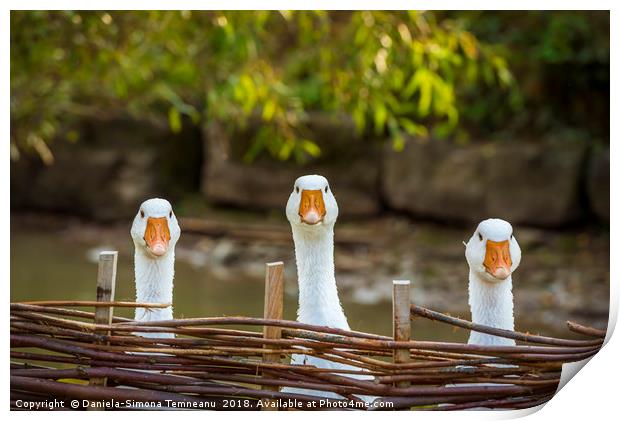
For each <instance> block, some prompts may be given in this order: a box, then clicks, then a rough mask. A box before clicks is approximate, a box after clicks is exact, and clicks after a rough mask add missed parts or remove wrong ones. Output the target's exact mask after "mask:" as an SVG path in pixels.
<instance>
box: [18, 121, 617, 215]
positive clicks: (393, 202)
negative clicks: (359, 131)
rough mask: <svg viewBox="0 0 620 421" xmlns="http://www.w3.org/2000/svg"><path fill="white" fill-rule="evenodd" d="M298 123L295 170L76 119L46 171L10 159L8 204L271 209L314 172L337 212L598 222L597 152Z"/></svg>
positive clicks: (162, 130) (602, 187) (225, 146)
mask: <svg viewBox="0 0 620 421" xmlns="http://www.w3.org/2000/svg"><path fill="white" fill-rule="evenodd" d="M310 128H311V131H312V132H313V135H314V136H313V138H314V139H318V143H319V145H320V146H321V148H322V154H321V156H320V157H318V158H316V159H313V160H310V161H309V162H307V163H306V164H304V165H302V166H299V165H296V164H295V163H292V162H281V161H278V160H276V159H271V158H269V157H265V156H261V157H260V158H259V159H257V160H256V161H255V162H253V163H251V164H249V163H247V162H245V161H244V160H243V159H242V155H243V151H244V150H246V149H245V148H246V147H247V145H248V144H249V142H250V136H249V135H248V134H247V133H246V134H238V135H235V141H234V142H231V141H230V139H229V136H228V135H227V134H226V133H225V132H224V131H223V130H222V129H221V128H219V127H218V126H217V125H210V126H209V127H208V128H207V129H206V130H205V131H204V132H203V133H202V135H201V133H200V131H199V130H197V129H196V128H193V127H191V126H190V125H188V124H186V125H184V131H183V132H182V133H179V134H172V133H170V132H169V131H168V129H167V128H166V127H155V126H153V125H152V124H148V123H144V122H135V121H130V120H118V121H107V122H92V121H91V122H87V123H85V124H84V125H83V127H82V128H81V130H80V131H81V133H82V140H80V141H79V142H77V143H75V144H70V143H67V142H56V144H54V146H53V150H54V153H55V156H56V163H55V164H54V165H53V166H50V167H46V166H44V165H42V164H41V163H40V161H39V160H38V158H36V157H35V158H24V159H21V160H20V161H18V162H16V163H11V200H12V202H11V206H12V207H13V208H22V209H23V208H28V209H39V210H48V211H49V210H51V211H62V212H70V213H74V214H82V215H84V216H88V217H93V218H96V219H104V220H105V219H119V218H126V217H128V216H131V215H133V213H134V212H135V209H136V207H137V205H138V204H139V203H140V202H141V201H142V200H144V199H145V198H147V197H152V196H163V197H167V198H170V199H172V200H178V199H181V198H182V197H184V195H185V194H187V193H192V192H197V191H201V192H202V193H203V194H204V196H205V198H206V200H207V201H208V202H210V203H212V204H216V205H224V206H230V205H232V206H236V207H243V208H247V209H274V210H283V209H284V206H285V204H286V200H287V198H288V195H289V194H290V191H291V189H292V186H293V181H294V180H295V179H296V178H297V177H298V176H300V175H304V174H309V173H317V174H322V175H325V176H326V177H327V178H328V179H329V180H330V183H331V186H332V189H333V191H334V193H335V195H336V197H337V198H338V204H339V207H340V213H341V215H342V216H343V217H347V216H354V217H357V216H373V215H378V214H380V213H381V212H384V211H399V212H404V213H407V214H410V215H412V216H413V217H418V218H427V219H432V220H438V221H447V222H458V223H468V224H469V223H475V222H477V221H479V220H481V219H483V218H487V217H500V218H505V219H507V220H510V221H512V222H514V223H517V224H525V225H533V226H543V227H559V226H565V225H569V224H572V223H575V222H583V221H591V220H597V221H600V222H603V223H608V222H609V165H610V162H609V149H608V148H602V147H588V145H587V143H586V142H576V141H551V140H540V141H521V140H519V141H512V142H471V143H469V144H467V145H463V146H459V145H455V144H454V143H453V142H450V141H447V140H444V141H442V140H436V139H432V140H422V139H408V141H407V143H406V146H405V149H404V150H403V151H401V152H396V151H394V150H393V149H392V148H391V146H390V145H388V144H387V143H389V142H385V143H382V142H379V141H376V140H375V141H373V140H369V139H359V138H358V137H357V136H356V135H355V130H354V126H353V124H352V123H351V122H346V121H345V122H344V123H343V122H342V121H341V120H338V119H335V118H333V117H329V116H326V115H314V116H312V123H311V126H310ZM201 142H202V143H201Z"/></svg>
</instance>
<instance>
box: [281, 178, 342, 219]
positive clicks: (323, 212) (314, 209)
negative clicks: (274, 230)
mask: <svg viewBox="0 0 620 421" xmlns="http://www.w3.org/2000/svg"><path fill="white" fill-rule="evenodd" d="M286 217H287V218H288V220H289V222H290V223H291V226H292V227H293V228H296V227H297V228H302V229H305V230H316V229H318V228H319V227H329V226H333V225H334V224H335V223H336V219H337V218H338V204H337V203H336V198H335V197H334V194H333V193H332V191H331V188H330V187H329V182H328V181H327V179H326V178H325V177H323V176H321V175H304V176H302V177H299V178H298V179H297V180H295V184H294V185H293V191H292V192H291V195H290V196H289V198H288V202H287V204H286Z"/></svg>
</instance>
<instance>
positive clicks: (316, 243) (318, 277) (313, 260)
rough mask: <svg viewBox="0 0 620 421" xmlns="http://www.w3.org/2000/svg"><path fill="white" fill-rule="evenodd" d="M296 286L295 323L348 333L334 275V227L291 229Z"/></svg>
mask: <svg viewBox="0 0 620 421" xmlns="http://www.w3.org/2000/svg"><path fill="white" fill-rule="evenodd" d="M293 240H294V241H295V259H296V261H297V277H298V283H299V309H298V310H297V320H299V321H300V322H303V323H310V324H315V325H320V326H329V327H335V328H340V329H347V330H349V324H348V323H347V318H346V316H345V315H344V311H343V310H342V306H341V305H340V299H339V298H338V288H337V287H336V277H335V276H334V227H333V225H329V226H328V225H320V226H317V227H312V228H306V227H299V226H293Z"/></svg>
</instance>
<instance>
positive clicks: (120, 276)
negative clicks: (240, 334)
mask: <svg viewBox="0 0 620 421" xmlns="http://www.w3.org/2000/svg"><path fill="white" fill-rule="evenodd" d="M126 231H127V232H126ZM434 238H438V236H434ZM182 240H183V242H184V243H183V244H184V247H185V248H180V249H178V252H177V256H185V258H177V262H176V266H175V268H176V276H175V287H174V314H175V317H210V316H237V315H238V316H251V317H262V315H263V300H264V283H263V278H262V265H263V264H264V263H265V262H266V261H272V260H279V259H270V257H271V256H270V255H269V253H270V252H269V251H267V252H265V253H266V254H267V256H266V257H264V258H263V260H260V259H258V258H257V259H256V260H258V261H255V262H249V263H251V267H252V268H254V269H253V271H249V272H248V271H242V270H239V268H238V266H240V264H239V263H238V262H235V260H234V259H232V261H230V262H226V261H224V263H222V262H220V264H218V265H217V266H216V265H210V264H204V262H202V264H197V263H196V261H195V260H196V259H195V258H194V257H196V256H194V255H193V254H192V253H193V252H194V251H195V250H197V249H200V246H201V244H202V243H201V242H204V241H209V246H208V247H209V248H210V249H217V247H218V246H220V249H221V248H223V247H221V246H222V244H223V242H224V241H225V239H224V240H222V239H220V240H206V239H204V238H202V237H194V238H192V237H191V236H187V235H184V237H182ZM418 244H420V241H418ZM202 246H203V248H204V244H202ZM256 247H257V248H258V249H260V250H263V251H264V250H268V248H267V246H265V245H260V244H259V245H258V246H256ZM434 247H435V246H434ZM106 248H107V249H112V250H118V251H119V261H118V271H117V283H116V300H119V301H134V300H135V289H134V278H133V244H132V243H131V239H130V237H129V233H128V229H125V227H114V228H111V229H109V228H101V227H93V226H81V225H76V226H72V228H67V227H61V228H58V227H56V228H54V227H51V228H50V227H48V226H47V225H46V224H45V223H43V224H38V225H35V226H34V227H32V226H28V227H23V226H22V225H21V224H12V230H11V301H32V300H94V299H95V289H96V276H97V263H96V259H97V252H98V250H100V249H106ZM439 248H440V249H441V250H442V253H446V249H445V248H442V247H441V245H440V246H439ZM457 251H458V253H462V251H460V250H457ZM195 254H196V255H198V256H199V255H200V252H198V251H196V252H195ZM273 254H274V256H273V257H274V258H275V257H277V256H280V257H281V258H282V259H283V260H284V262H285V267H286V279H287V284H286V290H287V294H286V295H285V306H284V317H285V318H287V319H290V320H294V319H295V317H296V314H295V312H296V308H297V297H296V285H295V282H296V281H295V279H294V260H293V258H292V255H291V254H288V255H286V254H284V255H283V256H282V255H281V254H282V252H281V250H280V251H278V250H276V251H275V252H273ZM192 256H194V257H192ZM457 257H458V256H456V257H455V258H454V259H455V260H456V259H457ZM460 259H462V258H460ZM443 261H445V260H443ZM448 261H449V260H448ZM336 262H337V266H338V262H339V257H338V254H337V260H336ZM557 263H558V262H557V261H556V260H554V261H553V264H557ZM459 271H461V268H460V267H459ZM426 272H428V274H426V275H424V276H428V277H431V278H430V281H429V280H425V281H424V282H425V284H427V285H429V284H431V285H432V284H436V283H437V282H438V280H434V279H433V278H432V276H439V277H441V278H442V279H443V278H444V276H443V275H433V273H434V271H433V270H430V269H429V270H426ZM351 278H353V279H355V277H354V276H351V275H350V274H349V276H348V277H347V276H345V275H343V276H337V279H338V282H339V283H342V284H343V285H344V287H343V285H340V288H341V299H342V304H343V307H344V309H345V313H346V314H347V317H348V320H349V324H350V325H351V328H352V329H354V330H360V331H365V332H371V333H377V334H382V335H389V336H391V335H392V318H391V313H392V306H391V302H390V301H389V299H385V298H383V299H379V300H362V299H359V294H357V292H359V289H360V288H361V286H360V287H359V288H357V286H356V285H353V287H351V286H350V285H349V287H347V284H346V283H347V279H349V280H350V279H351ZM384 278H386V279H387V280H385V281H382V284H380V285H381V287H382V288H383V289H384V290H385V289H386V288H385V287H386V285H387V289H388V293H389V288H390V287H389V284H390V283H389V281H388V280H389V279H395V278H393V277H392V278H389V277H384ZM341 280H342V282H341ZM386 282H387V283H386ZM459 282H460V281H459ZM349 283H350V281H349ZM518 287H519V288H520V289H521V290H522V291H523V292H524V293H525V295H523V297H525V298H526V299H521V301H523V304H522V305H521V304H520V303H519V300H518V299H519V296H518V295H516V300H517V302H516V305H518V306H521V307H525V305H526V304H527V303H526V301H531V300H530V299H529V298H528V297H531V296H537V295H540V294H542V293H543V292H547V291H546V289H545V288H542V287H541V286H540V285H538V286H530V287H529V289H527V288H528V287H527V284H526V283H521V284H519V285H518ZM366 288H371V287H370V286H366ZM451 289H452V290H457V289H458V290H459V294H458V295H450V292H449V291H450V289H448V288H445V289H444V291H446V293H445V295H444V296H442V297H441V299H440V300H439V301H438V303H439V304H437V305H439V306H440V307H433V305H431V307H433V308H436V309H438V310H442V311H446V310H448V311H451V312H452V311H455V312H453V313H452V314H455V315H459V316H461V317H468V316H469V314H468V312H467V311H466V296H464V295H463V294H464V291H466V285H465V284H459V285H457V286H456V287H452V288H451ZM415 291H416V290H415V288H414V293H415ZM603 292H604V291H603ZM423 295H424V294H423V293H422V291H420V292H419V294H418V297H419V298H422V297H423ZM431 295H432V294H431ZM454 297H458V298H454ZM423 304H425V303H423ZM530 304H531V303H530ZM464 308H465V311H464V310H463V309H464ZM517 308H518V307H517ZM533 308H537V306H533ZM601 308H603V309H606V303H602V304H601ZM115 314H116V315H119V316H125V317H133V309H126V308H119V309H115ZM517 314H519V313H517ZM544 314H546V313H542V312H541V313H536V312H532V311H524V312H523V316H524V317H518V318H517V320H516V325H517V328H518V329H519V330H522V331H530V332H533V333H534V332H540V333H543V334H548V335H552V334H555V335H560V336H563V337H568V336H570V335H569V334H568V333H567V331H566V330H565V329H564V325H563V323H558V321H557V320H551V321H550V322H548V321H547V319H546V318H545V317H544ZM597 314H599V316H600V314H601V312H600V311H599V312H598V313H597ZM562 317H564V315H562ZM599 319H601V320H602V317H598V319H597V320H599ZM564 320H565V319H564ZM576 320H580V319H578V318H577V319H576ZM599 321H600V320H599ZM599 326H600V323H599ZM603 327H604V325H603ZM254 329H258V328H254ZM467 336H468V332H466V331H464V330H461V329H453V328H452V327H450V326H446V325H443V324H440V323H436V322H431V321H428V320H424V319H416V320H415V321H414V322H413V337H414V338H415V339H418V340H437V341H439V340H441V341H455V342H464V341H466V340H467Z"/></svg>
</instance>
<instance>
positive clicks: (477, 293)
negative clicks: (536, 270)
mask: <svg viewBox="0 0 620 421" xmlns="http://www.w3.org/2000/svg"><path fill="white" fill-rule="evenodd" d="M465 257H466V258H467V263H468V264H469V306H470V308H471V315H472V322H474V323H479V324H483V325H486V326H491V327H495V328H500V329H507V330H514V315H513V297H512V273H513V272H514V271H515V270H516V269H517V267H518V266H519V263H520V262H521V249H520V248H519V243H517V240H516V238H515V237H514V235H513V234H512V226H511V225H510V224H509V223H508V222H506V221H504V220H502V219H487V220H485V221H482V222H481V223H480V224H479V225H478V228H477V229H476V231H475V232H474V234H473V235H472V237H471V238H470V239H469V241H468V242H467V244H465ZM468 343H470V344H478V345H515V341H514V340H513V339H508V338H500V337H498V336H493V335H489V334H485V333H480V332H474V331H472V332H471V334H470V336H469V341H468Z"/></svg>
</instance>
